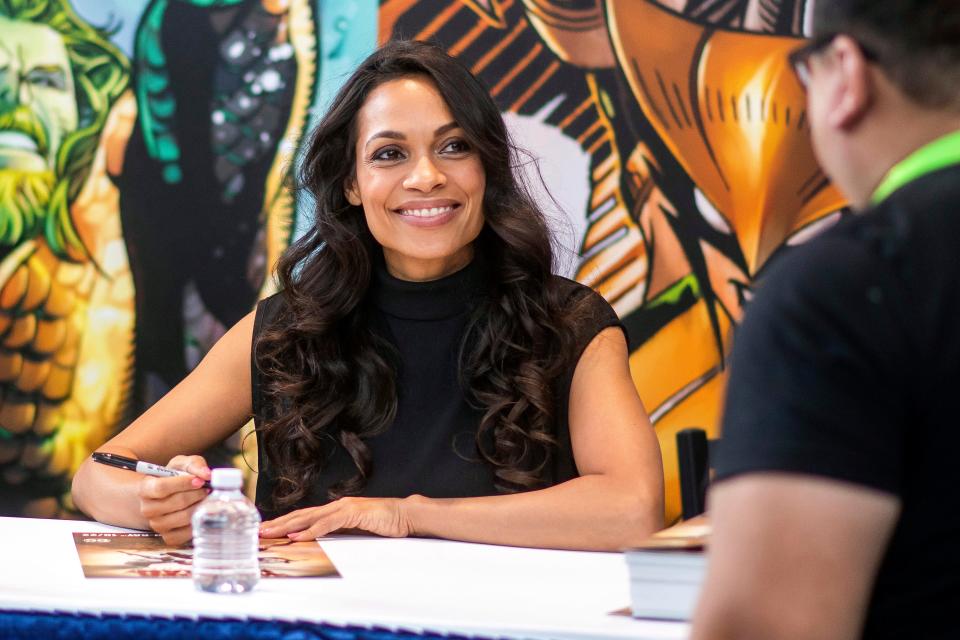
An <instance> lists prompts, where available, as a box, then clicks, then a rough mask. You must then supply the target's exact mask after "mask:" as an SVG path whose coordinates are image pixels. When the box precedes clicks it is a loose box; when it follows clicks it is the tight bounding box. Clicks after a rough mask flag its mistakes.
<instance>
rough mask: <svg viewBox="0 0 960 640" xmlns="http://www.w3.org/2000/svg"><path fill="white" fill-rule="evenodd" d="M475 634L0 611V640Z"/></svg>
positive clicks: (375, 638) (294, 639)
mask: <svg viewBox="0 0 960 640" xmlns="http://www.w3.org/2000/svg"><path fill="white" fill-rule="evenodd" d="M468 637H470V638H475V636H460V635H443V636H441V635H435V634H417V633H414V632H412V631H410V632H404V631H399V632H395V631H387V630H385V629H376V628H374V629H366V628H361V627H338V626H334V625H326V624H317V623H313V622H283V621H278V620H254V619H250V620H229V619H226V620H224V619H220V620H213V619H200V620H192V619H190V618H149V617H145V616H121V615H100V616H95V615H74V614H64V613H56V614H55V613H45V612H24V611H0V638H3V639H4V640H7V639H17V640H20V639H23V640H48V639H49V640H55V639H56V640H59V639H61V638H62V639H67V638H70V639H73V638H83V639H84V640H86V639H87V638H109V639H110V640H122V639H124V638H130V639H131V640H178V639H180V638H184V639H189V640H194V639H196V638H201V639H202V640H221V639H222V640H401V639H410V638H417V639H418V640H449V639H451V638H468Z"/></svg>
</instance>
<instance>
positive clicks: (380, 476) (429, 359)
mask: <svg viewBox="0 0 960 640" xmlns="http://www.w3.org/2000/svg"><path fill="white" fill-rule="evenodd" d="M483 271H484V269H483V267H482V266H481V265H480V261H478V260H474V261H473V262H472V263H470V264H469V265H468V266H466V267H465V268H463V269H461V270H460V271H457V272H456V273H453V274H451V275H449V276H446V277H444V278H441V279H439V280H433V281H430V282H409V281H405V280H399V279H397V278H395V277H393V276H391V275H390V274H389V273H387V271H386V269H385V268H384V267H383V266H382V265H381V266H380V268H378V269H377V270H376V271H375V275H374V278H373V281H372V282H371V287H370V292H369V296H370V301H371V302H372V303H373V307H374V309H375V313H376V314H378V315H377V318H376V319H377V328H376V330H377V331H380V332H381V333H382V334H383V337H384V338H386V339H387V340H389V341H390V342H391V343H392V344H393V345H394V346H395V348H396V351H397V355H398V356H399V369H398V371H397V374H398V375H397V401H398V404H397V415H396V419H395V420H394V422H393V424H392V425H391V426H390V427H389V428H387V429H386V431H384V432H383V433H381V434H379V435H376V436H373V437H371V438H368V439H367V440H366V444H367V446H369V448H370V453H371V456H372V460H373V472H372V475H371V476H370V477H369V478H368V481H367V485H366V487H365V489H364V491H363V493H362V494H361V495H364V496H375V497H406V496H409V495H411V494H420V495H424V496H428V497H431V498H448V497H471V496H483V495H495V494H497V493H498V492H497V489H496V487H495V485H494V475H493V471H492V468H491V467H490V466H489V465H488V464H487V463H485V462H484V461H483V460H482V459H481V458H480V456H479V454H478V452H477V448H476V444H475V442H476V439H475V434H476V431H477V427H478V425H479V424H480V418H481V417H482V415H483V412H482V411H481V410H479V409H476V408H472V407H471V406H470V405H469V404H468V403H467V401H466V398H465V395H464V392H463V390H462V389H461V386H460V376H459V371H458V367H459V356H460V346H461V342H462V338H463V334H464V331H465V329H466V326H467V323H468V321H469V320H470V318H471V316H472V314H473V312H474V310H475V308H476V307H477V305H478V304H479V303H480V302H481V301H482V298H483V296H484V295H485V292H486V285H485V282H484V275H485V274H484V273H483ZM554 277H555V278H557V280H558V281H559V284H560V286H561V287H562V290H563V291H565V292H566V293H568V296H569V299H571V300H573V299H575V298H576V299H579V298H581V297H583V296H587V298H588V299H587V301H586V304H583V305H580V307H581V308H582V309H583V310H584V313H583V314H582V320H581V321H580V322H579V323H578V326H576V327H575V336H576V342H575V345H574V351H573V355H574V358H573V360H572V363H571V365H570V367H569V371H568V372H567V375H565V376H563V378H562V379H559V380H557V381H556V386H555V389H554V392H555V396H554V397H556V398H557V402H558V403H559V404H560V406H559V407H558V409H559V410H558V412H557V416H558V419H557V425H556V433H555V434H554V436H555V438H556V440H557V443H558V447H557V450H556V451H555V454H554V464H553V469H552V470H551V472H552V473H551V475H552V483H553V484H556V483H559V482H563V481H565V480H568V479H570V478H572V477H575V476H576V475H577V472H576V466H575V465H574V461H573V452H572V450H571V446H570V435H569V430H568V427H567V404H568V400H569V395H570V383H571V381H572V378H573V371H574V369H575V367H576V362H577V360H578V359H579V357H580V354H581V353H582V351H583V349H584V348H586V346H587V344H589V343H590V341H591V340H592V339H593V337H594V336H596V334H597V333H599V332H600V331H602V330H603V329H605V328H607V327H610V326H620V327H621V328H622V325H621V324H620V321H619V319H618V318H617V315H616V313H614V311H613V309H611V308H610V305H609V304H607V302H606V301H605V300H604V299H603V298H602V297H600V296H599V295H598V294H596V293H595V292H593V291H592V290H590V289H588V288H587V287H584V286H583V285H581V284H579V283H576V282H573V281H571V280H567V279H565V278H560V277H559V276H554ZM284 304H285V301H284V298H283V295H282V293H279V294H275V295H273V296H271V297H269V298H267V299H265V300H263V301H261V302H260V304H259V305H258V306H257V312H256V318H255V322H254V331H253V343H254V346H255V345H256V342H257V339H258V338H259V336H260V335H261V334H262V332H263V330H264V327H265V326H266V325H267V324H268V323H269V322H270V321H271V320H272V318H274V317H275V316H276V314H277V312H278V311H279V309H280V308H281V307H282V305H284ZM254 353H255V351H254ZM251 360H252V361H253V366H252V382H253V409H254V417H255V420H256V423H257V426H258V427H259V426H261V423H262V416H263V398H262V395H261V394H262V390H261V379H262V378H261V373H260V372H259V370H258V368H257V365H256V361H255V360H254V359H253V358H252V357H251ZM330 443H331V444H330V451H329V455H328V456H327V461H326V463H325V464H324V466H323V471H322V474H321V478H320V482H318V483H317V485H316V486H314V487H312V488H311V490H310V492H309V493H308V496H307V498H306V499H305V500H304V501H303V502H302V503H301V504H300V505H298V508H299V507H304V506H313V505H319V504H324V503H326V502H328V501H329V500H328V498H327V495H326V491H327V488H328V487H329V486H331V485H332V484H334V483H335V482H338V481H341V480H345V479H347V478H350V477H353V476H354V475H355V474H356V467H355V466H354V465H353V462H352V461H351V460H350V456H349V455H348V454H347V452H346V450H345V449H343V447H342V446H340V445H339V444H336V443H337V439H336V438H335V437H332V438H331V439H330ZM258 461H259V470H260V473H259V476H258V480H257V506H258V507H259V508H260V509H261V511H262V512H263V513H264V517H265V518H270V517H275V516H276V515H279V513H278V512H276V511H275V510H274V509H272V508H271V501H270V496H271V494H272V492H273V489H274V482H275V476H274V473H273V470H272V469H271V468H270V465H269V462H268V461H267V459H266V456H265V454H264V452H263V448H262V447H258Z"/></svg>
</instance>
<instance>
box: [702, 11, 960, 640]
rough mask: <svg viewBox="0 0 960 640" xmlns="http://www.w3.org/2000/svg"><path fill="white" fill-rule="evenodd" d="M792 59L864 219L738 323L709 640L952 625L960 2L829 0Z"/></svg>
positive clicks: (706, 613)
mask: <svg viewBox="0 0 960 640" xmlns="http://www.w3.org/2000/svg"><path fill="white" fill-rule="evenodd" d="M813 25H814V38H813V39H812V40H811V42H810V43H809V44H808V45H807V46H805V47H804V48H802V49H800V50H798V51H796V52H794V54H793V55H791V59H790V62H791V64H793V65H794V68H795V69H796V71H797V75H798V77H799V78H800V80H801V82H803V83H804V84H805V85H806V88H807V93H808V111H807V119H808V121H809V124H810V128H811V131H812V136H813V142H814V147H815V149H816V151H817V155H818V157H819V159H820V161H821V163H822V165H823V167H824V170H825V171H826V173H827V174H828V175H829V176H830V178H831V179H832V180H833V181H834V182H835V183H836V184H837V185H838V186H839V187H840V189H842V190H843V191H844V193H845V194H846V195H847V196H848V197H849V199H850V201H851V203H852V204H853V206H854V207H855V208H856V209H858V210H859V211H860V212H861V213H862V215H858V216H853V217H852V218H851V219H850V220H848V221H846V222H844V223H841V224H840V225H838V226H837V227H835V228H834V229H832V230H830V231H829V232H827V233H826V234H825V235H823V236H821V237H820V238H818V239H816V240H813V241H812V242H811V243H809V244H808V245H806V246H803V247H801V248H798V249H796V250H795V251H793V252H792V253H791V254H789V255H787V256H785V257H784V258H783V259H782V260H780V261H779V262H777V263H775V264H773V265H771V267H770V269H769V273H767V274H765V275H764V276H763V277H762V279H761V284H760V286H759V288H758V292H757V295H756V298H755V299H754V301H753V302H752V303H751V305H750V307H749V308H748V310H747V313H746V318H745V320H744V323H743V325H742V327H741V328H740V330H739V331H738V333H737V335H736V337H735V341H734V350H733V362H732V365H731V371H730V380H729V386H728V393H727V399H726V405H725V415H724V420H723V430H722V433H723V440H722V442H721V445H720V450H719V454H718V459H717V461H716V473H717V478H716V480H715V482H714V484H713V487H712V489H711V492H710V515H711V518H712V522H713V525H714V536H713V540H712V546H711V550H710V568H709V572H708V577H707V580H706V583H705V585H704V592H703V597H702V599H701V601H700V604H699V606H698V609H697V613H696V615H695V619H694V633H693V636H694V637H695V638H710V639H714V638H719V639H722V638H762V639H765V640H766V639H771V638H816V639H817V640H825V639H830V638H855V637H858V636H861V635H862V636H863V637H867V638H886V637H889V638H903V639H913V638H960V465H958V464H957V461H958V460H960V408H958V405H957V400H958V398H960V2H958V0H926V1H923V0H817V2H816V4H815V6H814V22H813Z"/></svg>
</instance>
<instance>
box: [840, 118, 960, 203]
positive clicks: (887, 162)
mask: <svg viewBox="0 0 960 640" xmlns="http://www.w3.org/2000/svg"><path fill="white" fill-rule="evenodd" d="M895 106H896V107H899V108H888V109H886V110H884V111H883V112H881V113H879V114H877V115H876V116H875V118H874V121H873V122H872V123H871V124H870V125H869V127H870V128H869V129H868V130H865V131H864V132H863V138H862V144H861V150H862V151H861V153H860V160H861V167H860V171H859V172H858V175H857V178H856V184H854V185H852V187H853V188H851V189H850V191H851V193H850V194H848V195H849V196H850V198H851V200H852V203H853V205H854V206H855V207H856V208H858V209H862V208H863V207H866V206H867V205H869V204H870V201H871V197H872V196H873V194H874V192H875V191H876V189H877V187H878V186H880V183H881V182H882V181H883V179H884V178H885V177H886V176H887V174H888V173H889V172H890V170H891V169H892V168H893V167H894V166H896V165H897V164H898V163H899V162H901V161H903V160H904V159H905V158H907V157H908V156H909V155H910V154H912V153H913V152H914V151H916V150H917V149H920V148H921V147H923V146H925V145H927V144H929V143H931V142H933V141H934V140H936V139H937V138H940V137H943V136H945V135H947V134H949V133H952V132H954V131H957V130H958V129H960V114H958V113H956V112H946V111H934V110H930V109H922V108H920V107H917V106H916V105H913V104H906V105H895Z"/></svg>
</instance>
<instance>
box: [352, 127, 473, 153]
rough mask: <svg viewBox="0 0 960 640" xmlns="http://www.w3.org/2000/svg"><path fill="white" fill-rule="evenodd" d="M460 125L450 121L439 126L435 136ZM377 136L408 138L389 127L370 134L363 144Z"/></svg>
mask: <svg viewBox="0 0 960 640" xmlns="http://www.w3.org/2000/svg"><path fill="white" fill-rule="evenodd" d="M459 126H460V125H459V124H457V123H456V121H451V122H448V123H447V124H445V125H442V126H440V127H438V128H437V130H436V131H434V132H433V135H434V136H442V135H443V134H445V133H446V132H447V131H450V130H451V129H456V128H457V127H459ZM377 138H389V139H391V140H406V139H407V136H405V135H403V134H402V133H400V132H399V131H393V130H390V129H387V130H384V131H377V132H376V133H375V134H373V135H372V136H370V137H369V138H367V141H366V142H365V143H364V145H363V146H364V147H366V146H367V145H369V144H370V143H371V142H373V141H374V140H376V139H377Z"/></svg>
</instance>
